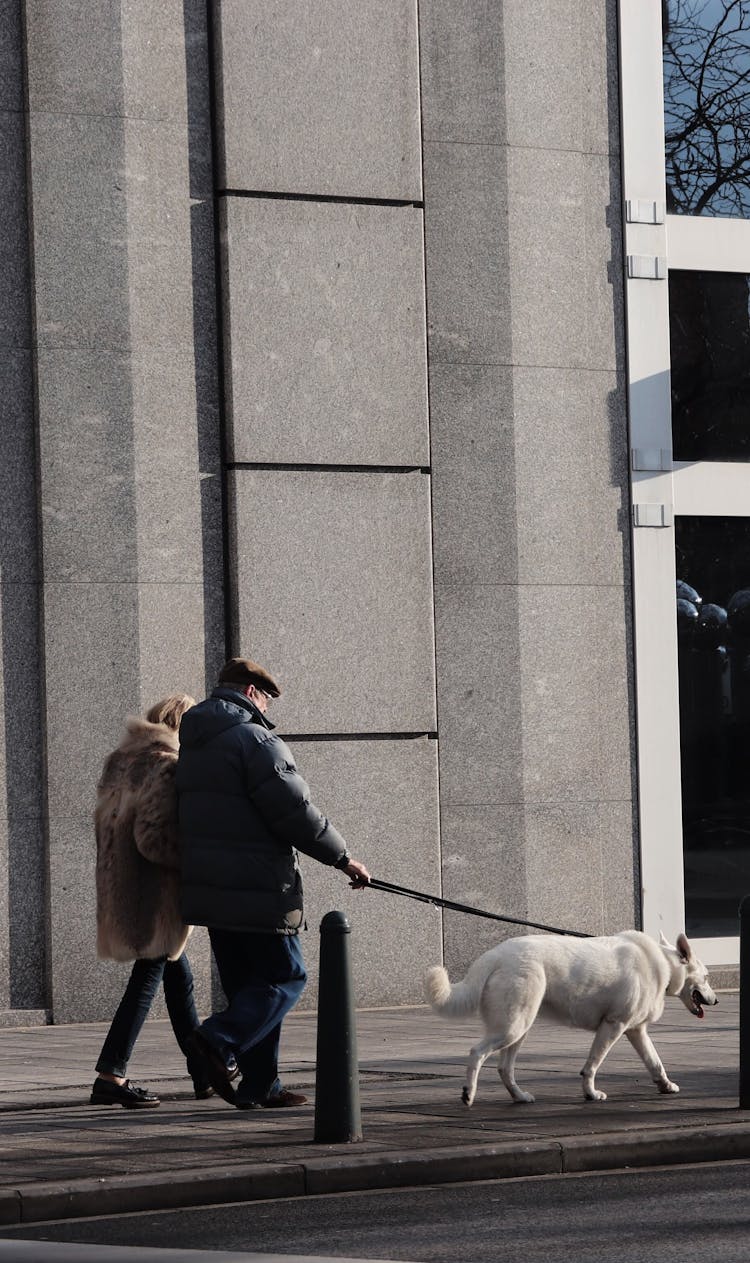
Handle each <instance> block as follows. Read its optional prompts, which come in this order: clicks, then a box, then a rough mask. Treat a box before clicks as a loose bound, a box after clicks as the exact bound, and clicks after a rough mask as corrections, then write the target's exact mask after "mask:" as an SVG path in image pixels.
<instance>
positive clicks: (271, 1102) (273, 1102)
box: [234, 1088, 307, 1110]
mask: <svg viewBox="0 0 750 1263" xmlns="http://www.w3.org/2000/svg"><path fill="white" fill-rule="evenodd" d="M234 1104H235V1105H236V1106H237V1109H238V1110H278V1109H288V1108H289V1106H291V1105H307V1097H306V1096H303V1095H302V1093H301V1092H288V1091H287V1089H286V1088H282V1089H281V1091H280V1092H276V1093H275V1095H274V1096H267V1097H266V1099H265V1100H264V1101H243V1100H241V1099H240V1100H238V1098H237V1097H235V1099H234Z"/></svg>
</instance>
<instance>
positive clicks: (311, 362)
mask: <svg viewBox="0 0 750 1263" xmlns="http://www.w3.org/2000/svg"><path fill="white" fill-rule="evenodd" d="M223 205H224V226H223V237H224V249H225V252H226V256H225V262H224V270H225V274H226V276H227V285H226V287H225V294H224V328H225V333H226V335H227V357H226V362H227V366H228V373H229V376H230V380H229V381H228V383H227V386H228V395H229V399H230V400H231V403H230V408H229V412H230V418H229V419H230V424H231V439H230V450H231V458H232V459H233V460H235V461H253V462H261V461H273V462H291V463H294V462H304V463H307V462H310V463H315V464H355V465H356V464H373V465H378V464H388V465H426V464H428V463H429V435H428V425H427V380H426V346H425V314H424V262H423V253H422V215H421V212H420V211H417V210H414V209H413V208H411V207H388V206H359V205H357V206H351V205H349V206H347V205H330V204H329V203H314V202H287V201H282V200H268V199H263V198H225V199H224V203H223Z"/></svg>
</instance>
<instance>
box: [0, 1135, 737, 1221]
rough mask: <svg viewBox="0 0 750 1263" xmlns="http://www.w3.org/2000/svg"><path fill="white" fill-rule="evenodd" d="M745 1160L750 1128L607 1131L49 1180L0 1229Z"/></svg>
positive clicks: (9, 1212) (7, 1194) (2, 1194)
mask: <svg viewBox="0 0 750 1263" xmlns="http://www.w3.org/2000/svg"><path fill="white" fill-rule="evenodd" d="M748 1157H750V1127H749V1126H747V1124H742V1123H738V1124H723V1125H718V1126H716V1127H702V1128H684V1129H677V1130H676V1129H674V1128H672V1129H670V1130H665V1131H641V1132H632V1133H623V1132H612V1133H609V1134H605V1135H599V1136H596V1137H590V1136H586V1137H582V1136H563V1137H561V1138H560V1139H558V1140H545V1141H529V1142H528V1143H525V1144H521V1145H519V1144H517V1143H515V1142H508V1143H507V1144H495V1145H492V1144H490V1145H475V1146H470V1147H465V1148H455V1147H453V1148H446V1149H432V1150H429V1151H414V1152H405V1153H399V1152H392V1153H376V1154H368V1155H362V1156H358V1155H356V1154H352V1153H351V1152H347V1153H345V1154H341V1155H339V1154H331V1155H328V1156H326V1157H320V1158H310V1159H309V1161H302V1162H290V1163H276V1164H264V1163H255V1164H246V1165H244V1164H243V1165H234V1166H227V1167H224V1168H220V1169H215V1170H213V1171H210V1172H207V1171H204V1170H191V1171H184V1170H181V1171H175V1170H164V1171H159V1172H156V1173H153V1174H149V1175H119V1176H111V1177H105V1178H101V1179H83V1180H69V1181H59V1182H58V1181H51V1182H46V1183H43V1184H25V1185H23V1186H22V1187H20V1188H8V1187H7V1186H6V1187H5V1188H0V1224H1V1225H3V1226H8V1227H11V1226H14V1225H21V1224H31V1223H45V1222H49V1221H51V1220H55V1219H86V1218H91V1217H93V1216H101V1215H118V1214H125V1213H128V1212H130V1213H132V1212H135V1211H156V1210H178V1209H181V1208H187V1207H197V1206H208V1205H222V1204H226V1203H229V1202H246V1201H259V1200H262V1199H276V1198H286V1197H309V1196H317V1195H319V1194H325V1193H347V1192H361V1191H362V1190H364V1189H389V1188H392V1189H395V1188H404V1187H408V1186H424V1185H427V1184H455V1183H466V1182H469V1181H472V1180H498V1179H518V1178H521V1177H528V1176H532V1175H565V1174H573V1173H576V1172H585V1171H612V1170H617V1169H620V1168H623V1167H626V1168H627V1167H644V1166H671V1165H680V1164H687V1163H698V1162H722V1161H732V1160H735V1159H741V1158H748Z"/></svg>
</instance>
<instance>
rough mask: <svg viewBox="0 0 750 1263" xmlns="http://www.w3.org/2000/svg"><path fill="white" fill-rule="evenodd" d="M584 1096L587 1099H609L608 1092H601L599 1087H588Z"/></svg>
mask: <svg viewBox="0 0 750 1263" xmlns="http://www.w3.org/2000/svg"><path fill="white" fill-rule="evenodd" d="M584 1096H585V1097H586V1100H587V1101H606V1099H607V1093H606V1092H600V1091H599V1089H598V1088H586V1089H585V1090H584Z"/></svg>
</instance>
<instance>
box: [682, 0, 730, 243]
mask: <svg viewBox="0 0 750 1263" xmlns="http://www.w3.org/2000/svg"><path fill="white" fill-rule="evenodd" d="M662 27H663V38H664V129H665V158H666V169H667V170H666V174H667V210H668V211H669V212H670V213H671V214H681V215H735V216H741V217H743V218H744V217H745V216H747V215H748V212H749V211H750V0H662Z"/></svg>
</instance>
